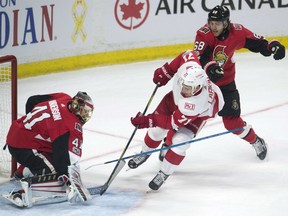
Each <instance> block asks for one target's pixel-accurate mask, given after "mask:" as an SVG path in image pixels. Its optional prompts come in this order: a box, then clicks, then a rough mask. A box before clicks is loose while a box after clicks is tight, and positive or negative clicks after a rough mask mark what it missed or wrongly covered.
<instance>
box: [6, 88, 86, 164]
mask: <svg viewBox="0 0 288 216" xmlns="http://www.w3.org/2000/svg"><path fill="white" fill-rule="evenodd" d="M52 96H53V97H52V99H51V100H49V101H45V102H41V103H38V104H37V105H36V106H35V107H34V108H33V110H32V111H31V112H29V113H28V114H27V115H25V116H23V117H21V118H20V119H18V120H16V121H14V122H13V123H12V125H11V127H10V130H9V133H8V135H7V144H8V145H9V146H12V147H14V148H27V149H36V150H38V151H41V152H48V153H51V152H52V143H53V142H54V141H55V139H57V138H58V137H60V136H61V135H63V134H65V133H67V132H68V133H69V141H68V142H69V143H66V144H65V143H64V145H65V146H68V151H69V157H70V162H71V164H73V163H75V162H78V161H79V160H80V157H81V154H82V149H81V145H82V142H83V136H82V126H83V124H82V122H81V121H80V120H79V118H78V117H77V116H76V115H74V114H73V113H71V112H70V111H69V110H68V108H67V103H68V102H69V101H71V97H70V96H69V95H67V94H65V93H57V94H52Z"/></svg>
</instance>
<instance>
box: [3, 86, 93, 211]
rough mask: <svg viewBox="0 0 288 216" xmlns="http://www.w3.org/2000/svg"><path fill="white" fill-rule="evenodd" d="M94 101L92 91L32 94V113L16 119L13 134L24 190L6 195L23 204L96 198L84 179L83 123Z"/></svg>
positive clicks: (11, 142)
mask: <svg viewBox="0 0 288 216" xmlns="http://www.w3.org/2000/svg"><path fill="white" fill-rule="evenodd" d="M93 109H94V106H93V102H92V99H91V98H90V96H88V94H87V93H86V92H81V91H79V92H78V93H77V94H76V95H75V96H74V97H73V98H72V97H70V96H69V95H67V94H65V93H53V94H47V95H35V96H31V97H30V98H29V99H28V100H27V103H26V115H25V116H23V117H21V118H19V119H18V120H16V121H14V122H12V125H11V127H10V129H9V132H8V135H7V142H6V143H7V146H8V149H9V152H10V153H11V155H12V156H13V157H14V158H15V159H16V160H17V162H18V163H19V164H20V166H19V168H18V169H17V171H16V172H15V174H14V177H15V178H16V179H17V180H18V181H19V187H20V188H19V189H17V190H14V191H11V192H10V193H7V194H3V195H2V196H3V197H4V198H6V199H7V200H9V201H10V202H12V203H13V204H15V205H16V206H18V207H31V206H33V205H35V204H47V203H54V202H61V201H67V200H68V201H69V202H71V203H78V202H85V201H88V200H90V199H91V195H90V193H89V192H88V190H87V189H86V188H85V187H84V186H83V184H82V182H81V177H80V168H79V160H80V158H81V155H82V146H81V145H82V143H83V135H82V126H83V125H84V124H85V123H86V122H87V121H88V120H89V119H90V118H91V116H92V113H93Z"/></svg>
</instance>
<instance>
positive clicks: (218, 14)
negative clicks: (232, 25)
mask: <svg viewBox="0 0 288 216" xmlns="http://www.w3.org/2000/svg"><path fill="white" fill-rule="evenodd" d="M229 19H230V11H229V9H228V8H227V7H226V6H220V5H217V6H216V7H214V8H213V9H212V10H211V11H210V12H209V14H208V21H227V22H228V23H229V22H230V20H229Z"/></svg>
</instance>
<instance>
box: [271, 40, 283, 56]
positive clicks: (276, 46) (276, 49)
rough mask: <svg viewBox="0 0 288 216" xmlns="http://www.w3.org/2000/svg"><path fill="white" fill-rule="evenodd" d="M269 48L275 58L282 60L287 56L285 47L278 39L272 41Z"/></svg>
mask: <svg viewBox="0 0 288 216" xmlns="http://www.w3.org/2000/svg"><path fill="white" fill-rule="evenodd" d="M268 49H269V50H270V51H271V52H272V53H273V58H274V59H275V60H280V59H283V58H284V57H285V47H284V46H283V45H282V44H281V43H280V42H279V41H277V40H272V41H270V43H269V44H268Z"/></svg>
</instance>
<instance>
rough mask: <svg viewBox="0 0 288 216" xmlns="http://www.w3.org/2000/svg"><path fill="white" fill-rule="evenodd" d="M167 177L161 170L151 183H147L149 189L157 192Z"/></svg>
mask: <svg viewBox="0 0 288 216" xmlns="http://www.w3.org/2000/svg"><path fill="white" fill-rule="evenodd" d="M168 177H169V175H166V174H165V173H163V172H162V171H161V170H160V171H159V172H158V173H157V175H156V176H155V177H154V178H153V179H152V181H151V182H150V183H149V187H150V188H151V189H152V190H158V189H159V188H160V187H161V185H162V184H163V183H164V182H165V181H166V179H167V178H168Z"/></svg>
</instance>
